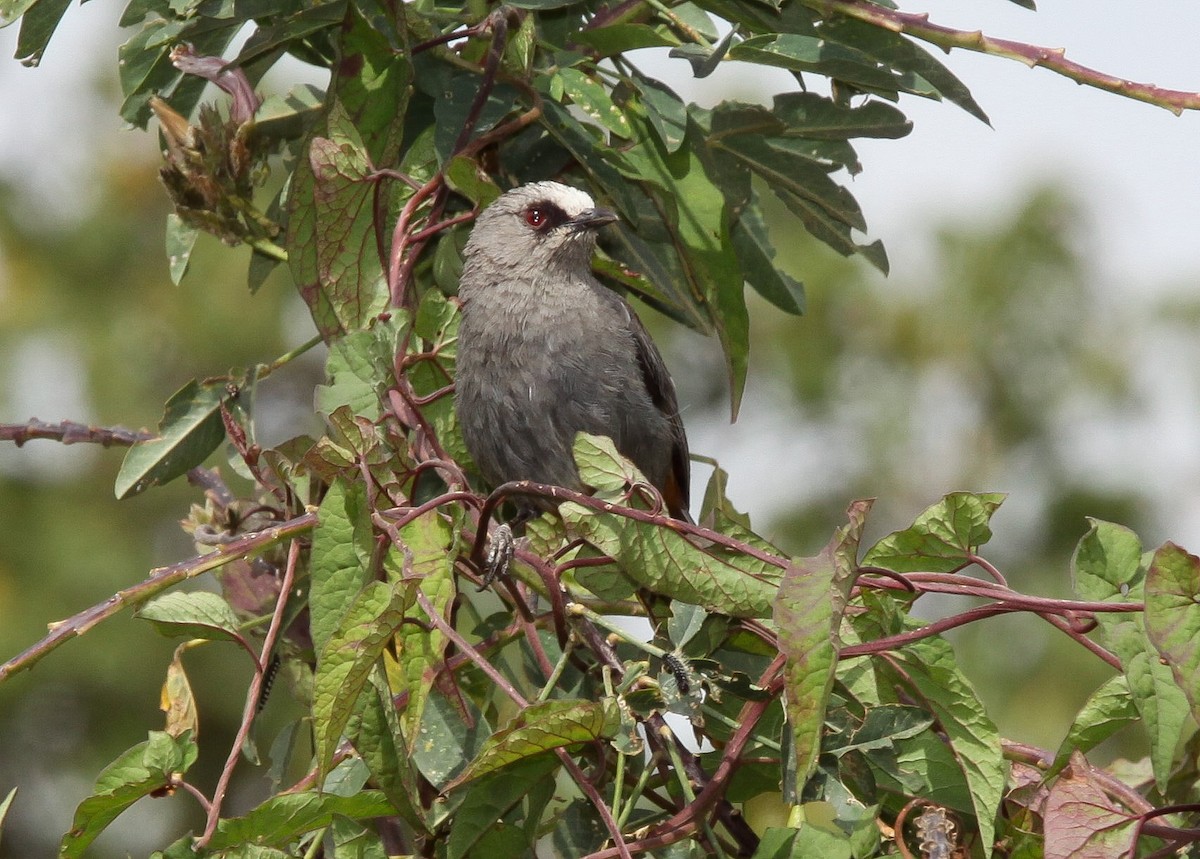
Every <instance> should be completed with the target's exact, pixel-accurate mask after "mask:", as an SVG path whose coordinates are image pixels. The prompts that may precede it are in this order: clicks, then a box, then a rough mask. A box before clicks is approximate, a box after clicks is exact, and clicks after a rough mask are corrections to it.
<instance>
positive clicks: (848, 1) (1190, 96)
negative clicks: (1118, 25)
mask: <svg viewBox="0 0 1200 859" xmlns="http://www.w3.org/2000/svg"><path fill="white" fill-rule="evenodd" d="M803 2H804V4H805V5H806V6H810V7H812V8H813V9H816V10H817V11H818V12H821V13H823V14H825V15H829V14H831V13H837V14H840V15H845V16H846V17H848V18H856V19H858V20H859V21H865V22H866V23H868V24H871V25H873V26H875V27H880V28H882V29H884V30H891V31H892V32H893V33H903V34H904V35H907V36H912V37H914V38H917V39H921V40H922V41H925V42H929V43H930V44H933V45H937V46H938V47H939V48H941V49H942V50H944V51H946V52H947V53H949V52H950V50H951V49H952V48H961V49H962V50H965V51H975V52H977V53H981V54H990V55H992V56H996V57H1005V58H1007V59H1010V60H1017V61H1018V62H1021V63H1024V64H1025V65H1027V66H1030V67H1034V66H1041V67H1042V68H1044V69H1049V70H1050V71H1052V72H1055V73H1056V74H1060V75H1062V76H1063V77H1066V78H1070V79H1071V80H1073V81H1075V82H1076V83H1078V84H1083V85H1084V86H1090V87H1095V88H1096V89H1100V90H1104V91H1106V92H1111V93H1116V94H1117V95H1121V96H1125V97H1126V98H1131V99H1134V100H1135V101H1143V102H1146V103H1147V104H1153V105H1156V106H1158V107H1163V108H1166V109H1167V110H1169V111H1171V112H1172V113H1173V114H1175V115H1176V116H1178V115H1179V114H1181V113H1183V111H1185V110H1200V93H1197V92H1187V91H1183V90H1171V89H1164V88H1163V87H1158V86H1155V85H1154V84H1147V83H1138V82H1137V81H1131V80H1127V79H1125V78H1119V77H1117V76H1116V75H1110V74H1107V73H1105V72H1101V71H1097V70H1096V69H1092V68H1088V67H1087V66H1084V65H1081V64H1079V63H1077V62H1075V61H1073V60H1068V59H1067V57H1066V51H1065V50H1063V49H1062V48H1045V47H1041V46H1039V45H1030V44H1026V43H1024V42H1016V41H1013V40H1011V39H996V38H993V37H991V36H985V35H984V34H983V33H981V32H979V31H978V30H974V31H968V30H956V29H954V28H953V27H945V26H942V25H941V24H934V23H931V22H930V20H929V15H928V14H926V13H922V14H914V13H911V12H901V11H900V10H898V9H887V8H885V7H883V6H879V5H876V4H874V3H869V2H866V0H803Z"/></svg>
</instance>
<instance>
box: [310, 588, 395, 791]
mask: <svg viewBox="0 0 1200 859" xmlns="http://www.w3.org/2000/svg"><path fill="white" fill-rule="evenodd" d="M407 591H408V586H407V585H404V584H402V583H399V582H397V583H396V584H394V585H390V586H389V585H385V584H384V583H383V582H371V583H370V584H368V585H367V586H366V587H364V588H363V589H362V591H361V592H360V593H359V594H358V596H357V597H356V598H355V600H354V602H353V603H352V604H351V605H350V607H349V608H348V609H347V610H346V613H345V614H344V615H343V617H342V619H341V622H340V623H339V624H338V627H337V629H336V630H334V632H333V634H332V635H331V636H330V637H329V639H328V640H327V641H326V642H325V644H324V645H323V646H322V647H321V648H320V650H319V651H318V654H317V674H316V677H315V679H314V681H313V708H312V709H313V733H314V745H315V746H316V748H315V752H316V758H317V768H318V771H319V772H320V773H321V774H325V773H327V772H328V771H329V766H330V764H331V762H332V761H333V755H334V752H336V751H337V746H338V743H339V741H340V740H341V737H342V733H343V731H344V730H345V728H346V724H347V722H349V721H350V716H351V714H352V713H353V712H354V710H355V707H356V705H357V703H358V696H359V694H360V693H361V692H362V690H363V687H364V686H366V684H367V680H368V678H369V677H370V674H371V671H372V670H373V669H374V668H375V665H376V662H377V661H378V660H379V659H380V657H381V656H382V655H383V650H384V648H385V647H387V646H388V644H389V643H390V642H391V640H392V636H393V635H395V633H396V631H397V630H398V629H399V628H400V625H401V624H402V623H404V617H405V614H404V610H405V608H406V605H407V604H409V603H411V597H410V596H409V594H408V593H407Z"/></svg>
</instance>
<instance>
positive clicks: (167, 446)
mask: <svg viewBox="0 0 1200 859" xmlns="http://www.w3.org/2000/svg"><path fill="white" fill-rule="evenodd" d="M229 396H230V394H229V393H228V391H227V383H225V382H212V383H200V382H197V381H196V380H195V379H193V380H192V381H190V382H188V383H187V384H186V385H184V386H183V387H182V388H180V389H179V390H178V391H176V392H175V393H174V394H172V395H171V399H169V400H167V405H166V407H165V409H164V411H163V418H162V420H161V421H160V422H159V424H158V436H157V437H155V438H152V439H148V440H146V441H139V442H138V443H137V444H135V445H134V446H133V447H131V448H129V452H128V453H127V454H125V461H124V462H122V463H121V470H120V472H118V474H117V481H116V486H115V492H116V496H117V498H118V499H121V500H124V499H126V498H130V497H132V496H134V495H137V494H139V493H140V492H143V491H145V490H146V489H148V488H149V487H151V486H161V485H162V484H164V483H168V482H169V481H171V480H174V479H175V478H176V477H178V476H179V475H181V474H183V473H185V472H187V471H188V470H189V469H192V468H194V467H196V466H197V465H199V464H200V463H202V462H204V460H205V458H206V457H207V456H208V455H209V454H210V453H212V452H213V451H214V450H216V449H217V446H218V445H220V444H221V441H222V440H223V439H224V438H225V426H224V424H223V423H222V422H221V403H222V401H224V400H226V399H227V398H228V397H229Z"/></svg>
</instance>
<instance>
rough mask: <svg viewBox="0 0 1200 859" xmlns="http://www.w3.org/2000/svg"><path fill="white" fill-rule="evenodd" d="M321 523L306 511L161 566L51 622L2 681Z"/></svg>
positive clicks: (0, 675)
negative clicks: (126, 614) (191, 582)
mask: <svg viewBox="0 0 1200 859" xmlns="http://www.w3.org/2000/svg"><path fill="white" fill-rule="evenodd" d="M316 524H317V514H316V513H315V512H313V513H305V514H304V515H303V516H297V517H296V518H295V519H290V520H288V521H287V522H284V523H282V524H280V525H276V526H274V527H272V528H266V529H264V530H262V531H256V532H254V533H251V534H246V535H245V536H243V537H239V538H238V539H236V540H233V541H232V542H229V543H225V544H224V545H221V546H218V547H217V548H216V550H215V551H212V552H209V553H208V554H206V555H199V556H197V557H194V558H189V559H188V560H186V561H180V562H179V563H176V564H171V565H170V566H167V567H159V568H158V569H156V570H152V571H151V572H150V576H149V578H147V579H145V580H143V581H141V582H138V583H137V584H136V585H131V586H130V587H128V588H125V589H124V590H120V591H117V592H116V593H115V594H113V595H112V596H111V597H109V598H108V599H106V600H105V601H104V602H102V603H98V604H96V605H94V606H92V607H91V608H88V609H84V610H83V611H81V612H79V614H76V615H74V616H73V617H70V618H68V619H66V620H64V621H60V622H59V623H55V624H51V626H50V634H49V635H47V636H46V637H45V638H43V639H42V640H41V641H39V642H38V643H37V644H34V645H33V646H31V647H29V648H27V649H26V650H24V651H23V652H22V653H19V654H18V655H16V656H14V657H13V658H12V659H10V660H8V661H7V662H5V663H4V664H3V665H0V683H3V682H4V681H5V680H7V679H8V678H9V677H11V676H12V675H13V674H16V673H18V672H20V671H24V670H25V669H26V668H31V667H32V666H33V665H34V663H36V662H37V661H38V660H40V659H41V658H42V657H43V656H46V655H47V654H48V653H50V651H52V650H54V649H56V648H57V647H58V646H59V645H61V644H63V643H65V642H66V641H68V640H70V639H72V638H75V637H76V636H79V635H83V634H84V633H85V632H87V631H88V630H89V629H91V628H92V627H93V626H95V625H96V624H98V623H100V622H101V621H104V620H108V618H110V617H112V616H113V615H115V614H117V613H118V612H119V611H121V609H123V608H125V606H127V605H137V604H140V603H143V602H145V601H146V600H148V599H150V597H152V596H155V595H157V594H159V593H162V592H163V591H165V590H166V589H167V588H169V587H172V586H173V585H177V584H179V583H180V582H182V581H183V580H185V579H191V578H195V577H196V576H199V575H201V574H202V573H207V572H208V571H209V570H215V569H217V568H218V567H223V566H225V565H226V564H228V563H229V562H230V561H233V560H236V559H238V558H241V557H245V556H246V555H249V554H250V553H251V552H259V551H262V550H263V549H265V548H267V547H268V546H273V545H275V544H276V543H280V542H283V541H284V540H287V539H289V538H291V537H295V536H296V535H298V534H303V533H304V532H305V531H311V530H312V529H313V528H314V527H316Z"/></svg>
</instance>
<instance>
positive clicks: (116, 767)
mask: <svg viewBox="0 0 1200 859" xmlns="http://www.w3.org/2000/svg"><path fill="white" fill-rule="evenodd" d="M196 755H197V749H196V743H195V741H194V740H193V738H192V734H191V732H187V733H185V734H183V735H182V736H180V737H179V738H175V737H172V736H171V735H170V734H167V733H165V732H163V731H151V732H150V738H149V739H148V740H146V741H145V742H142V743H138V744H137V745H136V746H134V747H133V748H131V749H128V750H127V751H125V752H123V753H122V754H121V755H120V756H119V757H118V758H117V759H116V760H114V761H113V762H112V763H110V764H109V765H108V766H107V767H105V768H104V770H103V771H101V773H100V775H99V776H98V777H97V778H96V785H95V788H94V790H93V792H92V795H91V796H89V797H88V798H87V799H85V800H84V801H83V802H81V803H80V804H79V807H78V808H77V809H76V810H75V819H74V822H73V823H72V824H71V830H70V831H69V832H68V833H67V834H66V835H65V836H63V840H62V844H61V846H60V848H59V856H61V857H63V859H75V857H79V856H82V855H83V854H84V851H85V850H87V848H88V846H89V845H90V844H91V843H92V842H93V841H95V840H96V837H97V836H99V835H100V833H101V832H103V831H104V830H105V829H106V828H107V827H108V825H109V824H110V823H112V822H113V821H114V820H116V819H117V817H118V816H120V814H121V813H122V812H123V811H125V809H127V808H129V806H131V805H133V804H134V803H135V802H137V801H138V800H139V799H141V798H142V797H143V796H148V795H150V794H151V793H153V792H155V791H157V790H160V789H161V788H163V787H166V786H167V784H168V783H170V782H171V779H172V778H173V775H174V774H175V773H184V772H187V770H188V768H189V767H191V765H192V764H193V763H195V761H196Z"/></svg>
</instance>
